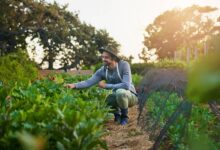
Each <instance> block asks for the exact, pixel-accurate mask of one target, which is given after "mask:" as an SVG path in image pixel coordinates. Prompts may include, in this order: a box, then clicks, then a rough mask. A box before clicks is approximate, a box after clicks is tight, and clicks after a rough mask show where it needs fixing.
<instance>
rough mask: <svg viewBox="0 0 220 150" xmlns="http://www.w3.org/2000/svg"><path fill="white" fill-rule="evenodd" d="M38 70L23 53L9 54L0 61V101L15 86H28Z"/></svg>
mask: <svg viewBox="0 0 220 150" xmlns="http://www.w3.org/2000/svg"><path fill="white" fill-rule="evenodd" d="M37 76H38V70H37V67H36V66H35V63H33V62H32V61H31V60H29V58H28V55H27V54H26V53H25V52H17V53H11V54H8V55H6V56H2V57H1V59H0V80H1V81H0V82H1V85H2V86H0V100H1V99H4V98H5V97H6V96H7V94H8V92H9V91H10V90H11V88H12V87H13V86H14V85H15V84H16V83H17V84H20V83H22V84H28V82H30V81H32V80H34V79H36V78H37Z"/></svg>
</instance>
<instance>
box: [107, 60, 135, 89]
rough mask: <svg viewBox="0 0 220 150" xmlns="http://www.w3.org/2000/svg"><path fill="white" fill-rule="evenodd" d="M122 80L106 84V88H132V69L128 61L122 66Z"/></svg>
mask: <svg viewBox="0 0 220 150" xmlns="http://www.w3.org/2000/svg"><path fill="white" fill-rule="evenodd" d="M122 69H123V70H122V74H123V75H122V82H121V83H117V84H106V89H119V88H123V89H126V90H129V89H130V86H131V81H132V79H131V69H130V65H129V63H128V62H125V63H124V64H123V66H122Z"/></svg>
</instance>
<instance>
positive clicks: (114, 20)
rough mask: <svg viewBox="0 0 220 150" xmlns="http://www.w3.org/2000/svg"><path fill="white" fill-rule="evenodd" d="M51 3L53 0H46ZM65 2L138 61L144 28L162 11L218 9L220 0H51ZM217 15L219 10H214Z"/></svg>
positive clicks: (125, 53) (71, 9)
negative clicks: (192, 6) (203, 7)
mask: <svg viewBox="0 0 220 150" xmlns="http://www.w3.org/2000/svg"><path fill="white" fill-rule="evenodd" d="M46 1H47V2H54V0H46ZM55 1H56V2H57V3H59V4H61V5H64V4H68V10H69V11H72V12H77V13H78V14H79V18H80V20H81V21H84V22H86V23H88V24H91V25H93V26H95V27H96V28H97V29H105V30H106V31H107V32H108V33H109V34H110V36H111V37H113V38H114V39H115V40H116V41H117V42H118V43H119V44H120V45H121V47H120V52H121V54H122V55H125V56H130V55H132V56H133V57H134V60H133V62H139V61H140V60H139V58H138V54H139V53H140V52H141V50H142V48H143V47H144V45H143V40H144V30H145V28H146V27H147V25H149V24H150V23H152V22H153V21H154V19H155V18H156V17H157V16H158V15H160V14H161V13H163V12H164V11H166V10H171V9H174V8H184V7H187V6H191V5H193V4H197V5H200V6H207V5H209V6H214V7H218V8H219V9H220V0H55ZM218 14H219V16H220V13H219V11H218Z"/></svg>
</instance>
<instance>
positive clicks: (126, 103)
mask: <svg viewBox="0 0 220 150" xmlns="http://www.w3.org/2000/svg"><path fill="white" fill-rule="evenodd" d="M99 51H100V52H101V54H102V55H101V57H102V61H103V66H102V67H101V68H100V69H99V70H97V71H96V72H95V73H94V75H93V76H92V77H91V78H89V79H88V80H86V81H82V82H79V83H72V84H66V85H65V86H66V87H68V88H76V89H81V88H87V87H90V86H92V85H95V84H97V83H98V85H99V87H100V88H104V89H112V94H110V95H109V96H108V97H107V98H106V102H107V105H109V106H111V108H112V109H113V111H114V112H113V113H114V117H115V118H114V121H115V122H119V123H120V124H121V125H126V124H127V123H128V107H131V106H134V105H135V104H137V101H138V99H137V96H136V95H137V94H136V91H135V88H134V85H133V84H132V77H131V69H130V65H129V63H128V62H127V61H123V60H121V59H120V58H119V57H118V55H117V49H113V48H110V47H105V48H101V49H99ZM103 80H105V82H104V81H103Z"/></svg>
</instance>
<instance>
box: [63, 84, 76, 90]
mask: <svg viewBox="0 0 220 150" xmlns="http://www.w3.org/2000/svg"><path fill="white" fill-rule="evenodd" d="M64 87H66V88H70V89H75V88H76V85H75V84H74V83H72V84H65V85H64Z"/></svg>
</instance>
